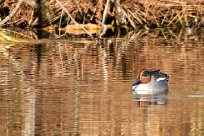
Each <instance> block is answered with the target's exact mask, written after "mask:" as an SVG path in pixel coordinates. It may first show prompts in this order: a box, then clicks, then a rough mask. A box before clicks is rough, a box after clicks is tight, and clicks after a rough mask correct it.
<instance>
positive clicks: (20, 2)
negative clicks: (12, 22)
mask: <svg viewBox="0 0 204 136" xmlns="http://www.w3.org/2000/svg"><path fill="white" fill-rule="evenodd" d="M23 1H24V0H19V1H18V3H17V4H16V7H15V8H14V9H13V11H12V12H11V13H10V14H9V15H8V16H7V17H6V18H4V20H3V21H1V22H0V26H3V25H4V24H5V23H6V22H7V21H8V20H9V19H11V17H12V16H13V15H14V14H15V13H16V11H17V10H18V8H19V7H20V5H21V4H22V2H23Z"/></svg>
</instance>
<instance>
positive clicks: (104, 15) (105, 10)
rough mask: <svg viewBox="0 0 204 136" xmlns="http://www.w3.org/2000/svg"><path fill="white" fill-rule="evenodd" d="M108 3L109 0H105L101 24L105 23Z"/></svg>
mask: <svg viewBox="0 0 204 136" xmlns="http://www.w3.org/2000/svg"><path fill="white" fill-rule="evenodd" d="M109 3H110V0H107V2H106V6H105V9H104V12H103V20H102V24H105V20H106V14H107V11H108V5H109Z"/></svg>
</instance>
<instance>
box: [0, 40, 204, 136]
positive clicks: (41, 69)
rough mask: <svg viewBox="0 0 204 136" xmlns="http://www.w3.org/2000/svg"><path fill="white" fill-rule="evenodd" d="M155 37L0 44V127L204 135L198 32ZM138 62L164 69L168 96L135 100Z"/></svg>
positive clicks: (83, 133)
mask: <svg viewBox="0 0 204 136" xmlns="http://www.w3.org/2000/svg"><path fill="white" fill-rule="evenodd" d="M157 39H159V38H158V37H154V36H146V37H144V38H141V39H139V40H137V39H136V38H135V39H134V38H133V39H131V40H130V39H126V38H122V39H105V40H102V41H101V42H100V43H99V42H93V41H92V42H90V41H86V42H85V41H81V42H80V41H79V42H76V41H75V42H70V41H61V42H60V41H52V42H48V43H39V44H28V43H24V44H0V133H1V135H2V136H13V135H15V136H18V135H19V136H21V135H24V136H32V135H33V136H60V135H62V136H73V135H78V136H98V135H104V136H110V135H112V136H120V135H123V136H131V135H133V136H136V135H137V136H193V135H196V136H203V135H204V72H203V71H204V42H203V39H202V38H199V39H197V40H185V41H180V42H179V41H174V40H172V41H165V40H157ZM110 40H112V42H113V43H110ZM141 67H146V68H150V69H151V68H154V69H161V70H162V71H164V72H166V73H168V74H169V76H170V80H169V95H168V96H167V97H165V98H162V99H161V100H160V99H158V100H155V101H154V102H151V101H142V102H139V101H136V99H135V97H134V96H133V94H132V93H131V91H130V89H131V84H132V81H133V80H134V78H135V76H136V72H137V70H138V69H139V68H141Z"/></svg>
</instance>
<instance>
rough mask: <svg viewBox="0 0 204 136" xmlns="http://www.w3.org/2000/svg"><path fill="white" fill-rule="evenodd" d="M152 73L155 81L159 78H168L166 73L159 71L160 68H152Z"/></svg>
mask: <svg viewBox="0 0 204 136" xmlns="http://www.w3.org/2000/svg"><path fill="white" fill-rule="evenodd" d="M151 73H152V75H153V76H154V77H155V78H156V80H157V81H159V80H167V82H168V80H169V76H168V75H167V74H166V73H163V72H160V70H152V71H151Z"/></svg>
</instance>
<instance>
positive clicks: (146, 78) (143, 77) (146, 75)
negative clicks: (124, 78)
mask: <svg viewBox="0 0 204 136" xmlns="http://www.w3.org/2000/svg"><path fill="white" fill-rule="evenodd" d="M137 79H139V80H140V82H141V83H143V84H147V83H149V82H150V81H151V72H150V71H148V70H147V69H140V70H139V71H138V73H137Z"/></svg>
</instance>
